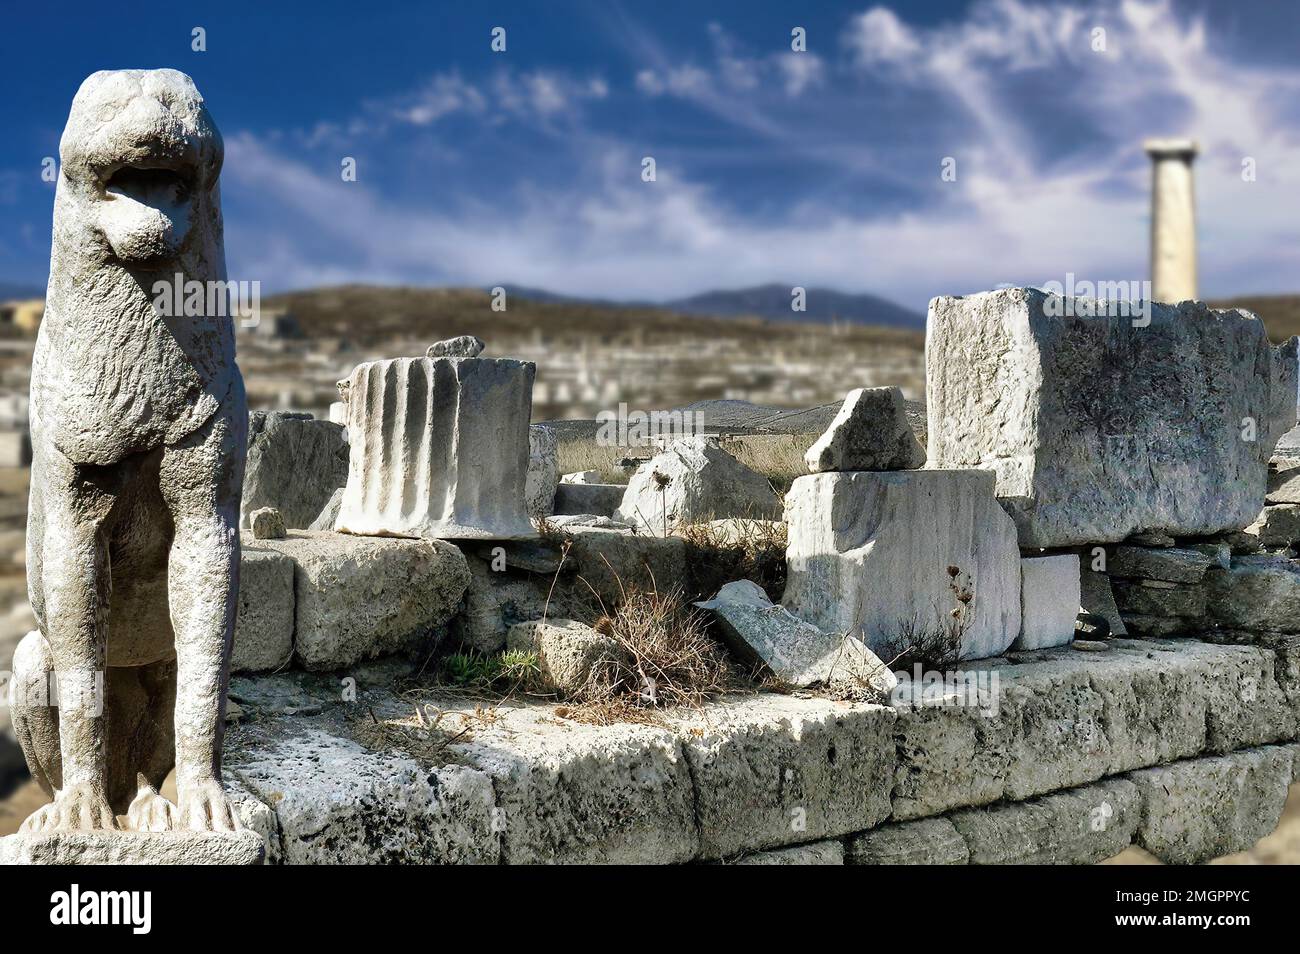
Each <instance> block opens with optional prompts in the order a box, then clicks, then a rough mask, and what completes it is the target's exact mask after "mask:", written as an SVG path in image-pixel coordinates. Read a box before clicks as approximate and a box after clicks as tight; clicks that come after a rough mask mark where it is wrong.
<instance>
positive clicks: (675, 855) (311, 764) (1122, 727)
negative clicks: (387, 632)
mask: <svg viewBox="0 0 1300 954" xmlns="http://www.w3.org/2000/svg"><path fill="white" fill-rule="evenodd" d="M1109 645H1110V648H1108V649H1105V650H1101V651H1095V652H1094V651H1081V650H1078V649H1072V648H1057V649H1050V650H1043V651H1039V652H1033V653H1023V654H1015V657H1014V658H999V659H995V660H987V661H984V662H983V663H976V664H973V665H972V666H970V667H968V668H971V669H973V670H974V671H976V672H980V673H983V675H984V677H985V685H986V686H992V687H995V688H992V690H991V691H990V692H986V693H984V694H982V695H980V697H979V699H980V702H981V705H982V708H980V707H975V706H972V705H959V704H957V702H958V701H960V700H961V696H960V693H957V694H954V693H953V692H952V691H946V692H940V693H938V694H930V695H929V696H926V695H925V694H923V693H917V694H914V695H912V696H908V695H906V694H896V695H895V698H893V699H892V700H891V702H890V704H888V705H872V704H865V703H844V702H835V701H831V700H828V699H822V698H812V697H809V698H800V697H796V696H788V695H779V694H773V693H759V694H756V695H746V696H735V697H726V698H724V699H722V700H720V701H717V702H714V703H711V704H709V705H707V706H706V707H704V708H703V709H702V710H700V711H698V712H692V713H688V714H683V715H679V716H677V717H673V718H667V719H665V720H664V721H663V722H662V724H658V725H632V724H621V725H609V726H594V725H590V724H586V723H582V722H576V721H572V720H570V719H567V718H565V717H564V710H563V709H557V707H556V706H555V705H553V704H538V703H514V702H512V703H507V704H502V705H499V706H496V707H494V708H493V709H492V711H491V712H490V714H489V713H485V712H484V711H483V710H482V709H481V707H480V708H477V709H476V707H475V706H474V705H473V704H472V703H467V702H466V701H465V700H463V699H461V700H457V699H455V698H439V697H437V696H434V695H430V696H426V697H415V698H413V697H412V696H411V694H410V693H406V694H403V695H402V696H398V695H396V694H395V693H394V692H393V691H392V689H391V688H390V687H391V685H392V682H393V671H392V668H391V664H376V665H375V667H374V668H370V669H367V668H366V667H357V668H354V669H353V670H351V671H350V672H349V676H350V678H352V679H353V680H355V683H356V686H357V695H356V698H355V700H345V698H344V696H345V693H342V692H341V691H340V681H339V679H338V678H336V677H327V676H319V675H313V674H308V673H288V674H282V675H277V676H263V677H258V678H255V679H249V678H238V677H237V678H236V679H235V680H234V682H233V684H232V687H231V696H232V698H233V699H234V700H235V701H236V702H237V703H238V704H239V706H240V707H241V709H242V710H243V712H244V714H245V717H246V721H244V722H242V723H241V724H239V725H236V726H233V727H232V729H231V731H230V734H229V737H228V743H227V757H226V773H227V778H228V780H229V781H230V782H231V783H232V785H233V786H235V787H236V788H237V789H238V790H239V791H240V805H241V812H242V815H243V817H244V819H245V822H246V824H249V825H250V826H252V827H256V828H257V829H258V830H261V831H264V832H265V833H267V834H268V835H269V838H270V844H271V851H270V857H271V860H273V861H279V862H284V863H311V862H352V863H357V862H380V861H385V862H391V861H409V862H474V863H486V864H495V863H534V862H624V863H681V862H690V861H714V860H747V861H748V860H752V861H754V862H755V863H767V864H787V863H805V862H807V863H812V862H816V863H838V862H839V860H840V859H841V857H842V858H843V860H844V861H846V862H848V863H872V862H875V863H885V862H888V863H957V864H966V863H970V864H996V863H1012V862H1051V863H1084V862H1092V861H1097V860H1101V859H1103V858H1106V857H1109V856H1111V855H1114V854H1116V853H1118V852H1119V851H1121V850H1123V849H1124V848H1125V847H1127V846H1128V845H1130V844H1138V845H1141V846H1143V847H1145V848H1146V849H1147V850H1149V851H1151V852H1152V853H1153V854H1155V855H1156V856H1157V857H1159V858H1162V859H1164V860H1167V861H1170V862H1188V861H1203V860H1206V859H1208V858H1210V857H1215V856H1218V855H1222V854H1225V853H1228V852H1232V851H1237V850H1242V849H1245V848H1247V847H1249V846H1250V845H1252V844H1253V843H1254V842H1255V841H1256V840H1258V839H1259V838H1260V837H1262V836H1263V835H1264V834H1266V833H1268V832H1269V831H1271V830H1272V828H1273V827H1274V826H1275V825H1276V823H1277V819H1278V816H1279V815H1280V813H1281V809H1282V803H1283V801H1284V800H1285V797H1286V789H1287V786H1288V785H1289V784H1290V783H1291V782H1292V780H1293V779H1294V777H1295V774H1296V766H1297V763H1298V761H1300V760H1298V759H1297V755H1298V754H1300V746H1297V744H1296V743H1295V740H1296V738H1297V734H1298V731H1300V676H1298V674H1297V672H1296V670H1295V668H1294V666H1292V665H1289V664H1287V663H1286V662H1285V661H1283V660H1282V658H1281V657H1280V655H1279V653H1278V652H1276V651H1275V650H1273V649H1270V648H1265V647H1259V646H1237V645H1215V644H1211V643H1207V642H1202V641H1199V640H1192V639H1176V640H1113V641H1111V643H1110V644H1109ZM385 666H387V667H388V668H385ZM995 680H996V681H995ZM968 701H969V700H968ZM424 703H432V704H434V705H435V706H436V708H437V709H438V710H440V711H444V712H445V715H444V716H443V717H442V718H441V719H440V720H439V723H438V725H437V726H429V727H427V728H426V727H422V726H421V725H420V721H419V720H418V719H409V718H408V719H407V722H406V725H407V728H406V729H402V730H392V729H389V730H385V731H386V733H388V734H384V735H382V736H377V735H376V734H375V733H376V730H375V728H374V726H375V725H376V724H377V723H376V722H375V721H373V720H379V721H380V722H385V720H392V719H398V720H400V719H401V718H402V717H409V716H410V714H411V712H412V708H413V706H420V705H423V704H424ZM386 724H389V725H390V726H391V724H392V723H386ZM795 848H797V849H798V850H797V851H787V849H795ZM767 852H783V853H782V854H777V855H767V854H765V853H767ZM756 854H757V855H758V857H754V856H755V855H756Z"/></svg>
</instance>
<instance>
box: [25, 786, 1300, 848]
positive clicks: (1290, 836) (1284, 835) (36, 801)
mask: <svg viewBox="0 0 1300 954" xmlns="http://www.w3.org/2000/svg"><path fill="white" fill-rule="evenodd" d="M163 794H164V795H166V796H167V797H168V798H172V799H174V798H175V797H176V788H175V784H174V782H173V780H172V779H171V778H168V779H167V782H166V783H165V784H164V785H163ZM46 801H48V799H46V797H45V793H44V792H42V791H41V789H40V786H38V785H37V784H36V783H35V782H28V783H27V784H26V785H24V786H22V787H21V788H19V789H18V790H17V791H15V792H14V793H13V795H11V796H10V797H9V798H8V799H6V800H5V801H0V835H8V834H11V833H12V832H14V831H17V829H18V826H19V825H21V824H22V821H23V819H24V818H26V817H27V816H28V815H30V814H31V813H32V812H34V811H35V810H36V809H37V808H39V807H40V806H41V805H44V804H45V802H46ZM1102 864H1104V865H1158V864H1160V861H1159V860H1158V859H1157V858H1155V857H1153V856H1152V855H1151V854H1150V853H1148V852H1146V851H1144V850H1143V849H1141V848H1129V849H1127V850H1126V851H1123V852H1121V853H1120V854H1118V855H1116V856H1115V857H1114V858H1111V859H1109V860H1107V861H1103V862H1102ZM1210 864H1213V865H1296V864H1300V785H1293V786H1292V787H1291V797H1290V798H1288V799H1287V803H1286V808H1285V810H1284V811H1283V812H1282V820H1281V822H1279V823H1278V826H1277V830H1276V831H1274V832H1273V834H1271V835H1269V836H1268V837H1267V838H1264V839H1262V840H1261V841H1260V842H1259V844H1257V845H1255V847H1254V848H1251V849H1250V850H1249V851H1242V852H1238V853H1237V854H1235V855H1226V856H1224V857H1223V858H1216V859H1215V860H1214V861H1212V862H1210Z"/></svg>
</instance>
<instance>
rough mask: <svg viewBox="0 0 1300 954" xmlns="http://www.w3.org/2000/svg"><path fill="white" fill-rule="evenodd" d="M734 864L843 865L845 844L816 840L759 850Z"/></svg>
mask: <svg viewBox="0 0 1300 954" xmlns="http://www.w3.org/2000/svg"><path fill="white" fill-rule="evenodd" d="M731 864H734V865H842V864H844V845H842V844H841V843H840V842H838V841H816V842H813V843H812V844H811V845H796V846H795V847H794V848H777V849H776V850H775V851H759V852H755V853H754V854H752V855H745V856H744V857H742V858H739V859H737V860H736V861H733V862H731Z"/></svg>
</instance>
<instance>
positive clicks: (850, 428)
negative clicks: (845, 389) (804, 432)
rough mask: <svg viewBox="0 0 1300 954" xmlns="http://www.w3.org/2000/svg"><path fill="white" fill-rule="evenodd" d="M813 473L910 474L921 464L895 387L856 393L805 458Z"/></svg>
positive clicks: (921, 457)
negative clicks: (863, 471)
mask: <svg viewBox="0 0 1300 954" xmlns="http://www.w3.org/2000/svg"><path fill="white" fill-rule="evenodd" d="M804 461H805V462H806V463H807V465H808V470H809V471H811V472H812V473H814V474H816V473H820V472H822V471H831V470H911V469H914V468H917V467H922V466H924V464H925V448H923V447H922V446H921V444H920V442H919V441H918V440H917V439H916V435H915V434H914V433H912V426H911V425H910V424H908V422H907V404H906V402H905V401H904V400H903V392H902V391H900V390H899V389H898V388H857V389H856V390H853V391H850V392H849V393H848V396H847V397H845V398H844V404H843V405H841V407H840V411H839V413H838V414H836V415H835V420H833V421H831V425H830V427H828V428H827V429H826V432H825V433H824V434H822V436H821V437H819V438H817V441H816V442H815V443H814V444H813V445H812V447H810V448H808V452H807V453H806V454H805V455H804Z"/></svg>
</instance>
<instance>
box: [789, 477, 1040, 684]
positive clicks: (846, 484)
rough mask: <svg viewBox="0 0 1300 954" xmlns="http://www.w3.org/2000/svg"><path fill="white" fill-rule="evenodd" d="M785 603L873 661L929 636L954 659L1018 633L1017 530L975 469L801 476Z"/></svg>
mask: <svg viewBox="0 0 1300 954" xmlns="http://www.w3.org/2000/svg"><path fill="white" fill-rule="evenodd" d="M786 520H787V523H788V525H789V545H788V547H787V550H786V566H787V583H786V590H785V596H784V599H783V602H784V603H785V605H786V606H787V607H788V608H789V609H790V611H791V612H793V613H794V614H795V615H796V616H800V617H802V618H804V619H806V620H808V621H809V622H811V623H813V624H814V625H816V626H819V627H820V628H822V629H823V630H827V631H831V632H841V633H849V634H851V635H854V636H857V637H858V638H859V639H861V640H862V641H863V642H865V643H866V644H867V645H868V646H869V647H870V648H871V649H872V650H873V651H874V652H875V653H876V654H877V655H879V656H881V658H883V659H886V660H888V659H892V658H894V657H895V656H896V655H898V653H899V652H901V651H902V650H903V649H905V648H907V646H908V645H910V644H912V643H913V642H915V641H916V639H917V634H918V633H938V634H942V637H944V638H946V639H948V640H949V641H950V642H951V643H952V644H953V645H954V646H955V647H959V649H958V654H959V656H960V658H962V659H979V658H983V657H987V656H995V655H997V654H998V653H1000V652H1003V651H1004V650H1005V649H1006V648H1007V647H1008V646H1010V645H1011V643H1012V641H1013V640H1015V638H1016V636H1017V635H1018V634H1019V632H1020V551H1019V549H1018V548H1017V546H1016V533H1015V527H1014V525H1013V524H1012V522H1011V521H1010V519H1008V517H1007V515H1006V514H1005V513H1003V511H1002V508H1001V507H999V506H998V504H997V501H996V500H995V499H994V498H993V476H992V474H990V473H988V472H986V471H978V470H964V471H955V470H918V471H895V472H889V473H885V472H873V471H859V472H855V473H825V474H810V475H807V476H804V477H799V478H798V479H796V480H795V482H794V484H793V486H792V487H791V488H790V493H789V494H787V495H786Z"/></svg>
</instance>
